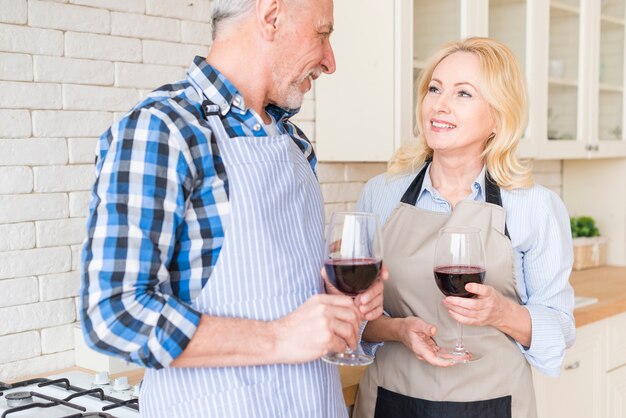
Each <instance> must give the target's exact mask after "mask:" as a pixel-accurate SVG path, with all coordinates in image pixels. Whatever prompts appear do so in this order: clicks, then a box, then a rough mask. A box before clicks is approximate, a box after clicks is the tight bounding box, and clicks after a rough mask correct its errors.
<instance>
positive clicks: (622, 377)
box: [606, 366, 626, 418]
mask: <svg viewBox="0 0 626 418" xmlns="http://www.w3.org/2000/svg"><path fill="white" fill-rule="evenodd" d="M607 396H608V400H607V414H606V416H607V418H624V417H626V366H623V367H620V368H619V369H616V370H613V371H611V372H609V373H608V382H607Z"/></svg>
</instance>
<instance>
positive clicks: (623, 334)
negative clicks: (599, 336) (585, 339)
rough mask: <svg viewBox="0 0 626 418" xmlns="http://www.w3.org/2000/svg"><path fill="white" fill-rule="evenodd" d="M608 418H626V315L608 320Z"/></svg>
mask: <svg viewBox="0 0 626 418" xmlns="http://www.w3.org/2000/svg"><path fill="white" fill-rule="evenodd" d="M606 336H607V365H606V367H607V371H608V373H607V397H608V399H607V403H606V405H607V406H606V407H607V411H606V416H607V417H608V418H624V417H626V314H621V315H616V316H613V317H611V318H609V319H608V320H607V334H606Z"/></svg>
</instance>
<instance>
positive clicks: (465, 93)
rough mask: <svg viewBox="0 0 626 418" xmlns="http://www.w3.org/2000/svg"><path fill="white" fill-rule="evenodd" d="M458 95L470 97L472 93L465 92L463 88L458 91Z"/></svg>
mask: <svg viewBox="0 0 626 418" xmlns="http://www.w3.org/2000/svg"><path fill="white" fill-rule="evenodd" d="M459 96H461V97H472V95H471V94H469V93H468V92H466V91H465V90H461V91H459Z"/></svg>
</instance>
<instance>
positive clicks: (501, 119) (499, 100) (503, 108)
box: [388, 37, 533, 189]
mask: <svg viewBox="0 0 626 418" xmlns="http://www.w3.org/2000/svg"><path fill="white" fill-rule="evenodd" d="M455 52H468V53H471V54H474V55H475V56H476V57H478V59H479V62H480V66H481V72H482V74H483V80H482V86H481V87H482V88H481V93H482V95H483V97H484V98H485V100H486V101H487V103H488V104H489V107H490V109H491V113H492V115H493V118H494V120H495V121H496V132H495V134H493V135H492V136H490V137H489V138H488V139H487V143H486V146H485V149H484V151H483V154H482V158H483V159H484V161H485V164H486V165H487V171H488V172H489V174H490V175H491V177H492V178H493V179H494V181H495V182H496V184H497V185H498V186H499V187H502V188H504V189H514V188H520V187H530V186H531V185H532V183H533V181H532V176H531V174H530V170H531V167H530V165H529V164H528V163H526V162H522V161H520V160H519V159H518V158H517V156H516V155H515V152H516V151H517V146H518V144H519V141H520V140H521V138H522V136H523V135H524V130H525V129H526V124H527V120H528V109H527V99H526V83H525V80H524V77H523V74H522V71H521V70H520V68H519V65H518V63H517V60H516V59H515V55H513V53H512V52H511V50H510V49H509V48H508V47H507V46H506V45H504V44H502V43H500V42H498V41H496V40H494V39H490V38H478V37H474V38H466V39H461V40H459V41H453V42H449V43H447V44H445V45H443V46H442V47H441V49H439V51H438V52H436V53H435V55H434V56H433V57H432V58H431V59H430V60H429V61H428V64H427V65H426V68H424V70H423V71H422V74H421V76H420V79H419V83H418V87H417V106H416V109H415V112H416V116H417V117H416V119H417V132H418V137H417V143H416V144H412V145H405V146H403V147H401V148H400V149H399V150H398V151H397V152H396V153H395V155H394V156H393V157H392V159H391V161H390V162H389V169H388V173H389V174H400V173H406V172H410V171H415V170H417V169H418V168H419V167H420V166H421V165H422V164H423V163H424V162H425V161H426V160H427V159H428V158H430V157H432V155H433V150H432V149H431V148H430V147H429V146H428V144H427V143H426V138H425V136H424V129H423V126H422V116H421V113H422V102H423V100H424V97H425V96H426V94H427V93H428V86H429V84H430V81H431V78H432V75H433V72H434V71H435V68H436V67H437V65H438V64H439V63H440V62H441V61H442V60H443V59H444V58H446V57H447V56H449V55H451V54H454V53H455Z"/></svg>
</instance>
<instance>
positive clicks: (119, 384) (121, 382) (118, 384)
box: [113, 376, 130, 391]
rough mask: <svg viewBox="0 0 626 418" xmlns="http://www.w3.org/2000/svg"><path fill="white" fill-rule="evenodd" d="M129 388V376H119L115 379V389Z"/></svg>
mask: <svg viewBox="0 0 626 418" xmlns="http://www.w3.org/2000/svg"><path fill="white" fill-rule="evenodd" d="M128 389H130V386H129V385H128V377H126V376H123V377H118V378H117V379H115V380H114V381H113V390H119V391H122V390H128Z"/></svg>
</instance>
